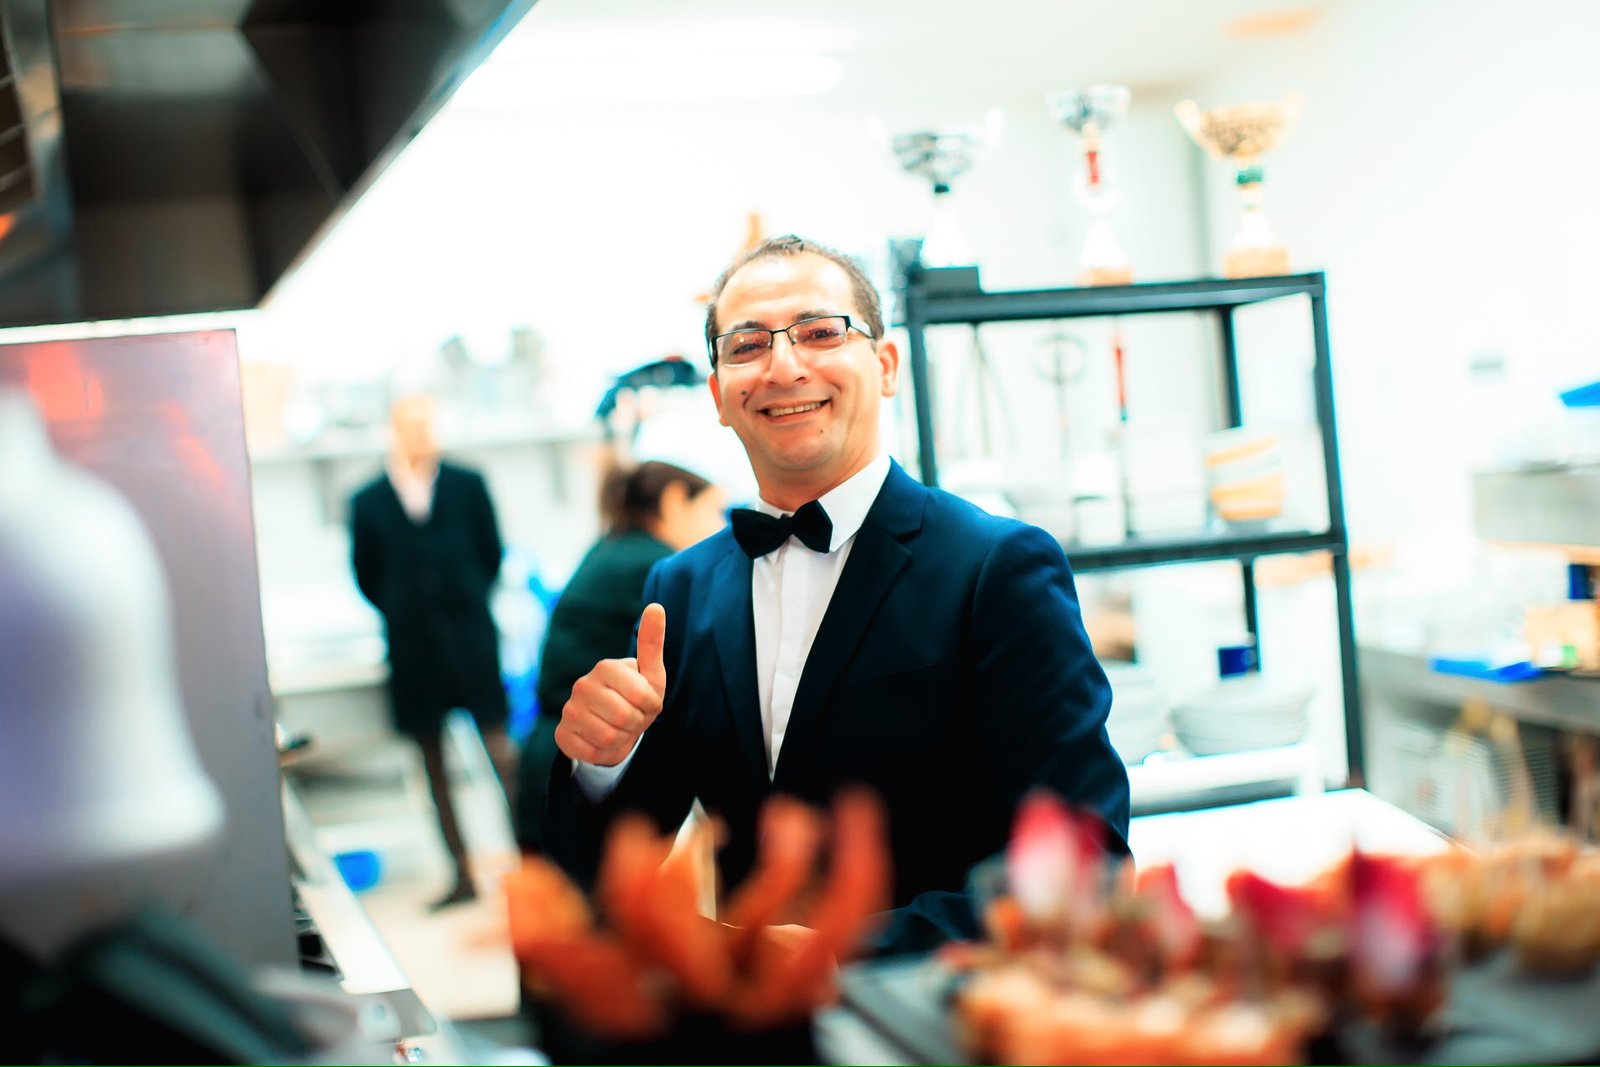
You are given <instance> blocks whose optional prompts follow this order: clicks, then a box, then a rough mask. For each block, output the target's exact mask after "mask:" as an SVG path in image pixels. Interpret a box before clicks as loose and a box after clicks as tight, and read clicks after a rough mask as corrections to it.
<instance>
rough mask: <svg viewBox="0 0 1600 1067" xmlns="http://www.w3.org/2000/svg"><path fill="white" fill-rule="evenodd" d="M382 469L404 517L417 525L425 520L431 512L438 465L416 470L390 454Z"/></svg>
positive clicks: (437, 477) (437, 478)
mask: <svg viewBox="0 0 1600 1067" xmlns="http://www.w3.org/2000/svg"><path fill="white" fill-rule="evenodd" d="M384 470H385V471H386V472H387V473H388V475H389V484H390V485H392V486H394V495H395V496H397V497H399V498H400V506H401V507H402V508H404V509H405V513H406V517H407V518H409V519H410V520H411V521H412V522H414V523H416V524H417V525H418V526H421V525H422V524H423V523H425V522H427V521H428V516H430V515H432V514H433V488H434V486H435V485H437V484H438V482H439V465H438V464H437V463H433V464H430V465H429V466H427V467H425V468H423V469H422V470H420V471H417V470H413V469H412V468H410V467H408V466H406V465H405V464H403V463H399V462H397V461H396V460H395V458H394V457H393V456H390V457H389V460H388V462H387V463H386V464H385V465H384Z"/></svg>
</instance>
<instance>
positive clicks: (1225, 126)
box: [1173, 93, 1301, 278]
mask: <svg viewBox="0 0 1600 1067" xmlns="http://www.w3.org/2000/svg"><path fill="white" fill-rule="evenodd" d="M1300 104H1301V97H1300V94H1299V93H1290V94H1289V95H1288V96H1286V97H1284V98H1283V99H1282V100H1280V101H1278V102H1276V103H1257V104H1239V105H1237V106H1234V107H1219V108H1213V109H1212V110H1210V111H1201V110H1200V108H1199V107H1198V106H1196V104H1195V102H1194V101H1193V100H1185V101H1184V102H1183V103H1181V104H1179V105H1178V106H1177V107H1175V108H1173V113H1174V114H1176V115H1177V116H1178V121H1179V122H1181V123H1182V124H1183V128H1184V129H1186V130H1188V131H1189V136H1190V137H1193V138H1194V140H1195V143H1196V144H1198V145H1199V146H1200V147H1201V148H1204V149H1205V150H1206V151H1207V152H1209V153H1210V154H1211V155H1212V156H1213V157H1214V158H1216V159H1229V160H1232V161H1233V166H1234V175H1233V181H1234V184H1235V185H1237V186H1238V187H1239V195H1240V196H1241V197H1243V198H1244V214H1243V215H1242V216H1240V219H1239V229H1238V230H1237V231H1235V233H1234V235H1233V245H1232V247H1230V248H1229V249H1228V253H1227V255H1225V256H1223V257H1222V273H1223V274H1225V275H1227V276H1228V277H1230V278H1249V277H1255V276H1258V275H1263V274H1287V273H1289V250H1288V249H1287V248H1285V247H1284V246H1283V245H1281V244H1279V243H1278V239H1277V237H1276V236H1274V235H1273V232H1272V227H1271V226H1269V225H1268V224H1267V217H1266V215H1265V214H1263V213H1262V211H1261V178H1262V170H1261V157H1262V155H1263V154H1265V153H1267V152H1270V151H1271V150H1272V149H1274V148H1276V147H1278V145H1280V144H1282V143H1283V139H1284V138H1285V137H1287V136H1288V135H1289V130H1290V129H1291V128H1292V127H1293V126H1294V122H1295V119H1297V118H1299V117H1300Z"/></svg>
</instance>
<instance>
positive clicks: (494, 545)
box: [472, 472, 505, 584]
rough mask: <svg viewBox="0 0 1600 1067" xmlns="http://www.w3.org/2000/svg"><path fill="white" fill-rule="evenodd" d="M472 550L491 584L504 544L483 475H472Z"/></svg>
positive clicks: (498, 566)
mask: <svg viewBox="0 0 1600 1067" xmlns="http://www.w3.org/2000/svg"><path fill="white" fill-rule="evenodd" d="M472 488H473V493H472V509H473V550H474V553H475V554H476V556H477V560H478V564H479V566H481V567H482V568H483V576H484V579H485V581H486V582H488V583H490V584H492V583H493V582H494V580H495V576H496V575H498V574H499V573H500V560H501V557H502V556H504V555H505V544H504V543H503V542H502V541H501V540H500V523H499V521H498V520H497V519H496V518H495V513H494V498H493V497H491V496H490V495H489V483H488V482H487V481H485V480H484V477H483V475H481V474H478V473H477V472H474V473H473V475H472Z"/></svg>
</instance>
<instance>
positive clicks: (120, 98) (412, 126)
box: [0, 0, 533, 326]
mask: <svg viewBox="0 0 1600 1067" xmlns="http://www.w3.org/2000/svg"><path fill="white" fill-rule="evenodd" d="M532 5H533V0H253V2H252V0H0V35H3V37H4V62H5V67H6V69H5V70H4V71H3V72H0V326H17V325H29V324H37V323H52V322H80V321H90V320H99V319H110V318H131V317H140V316H147V315H167V314H182V313H188V312H200V311H220V310H235V309H239V308H248V307H254V306H256V305H257V304H259V303H260V302H261V301H262V300H263V299H264V298H265V297H266V296H267V294H268V293H269V292H270V291H271V290H272V288H273V286H275V285H276V284H277V283H278V282H279V281H280V280H281V279H282V278H283V277H284V276H285V275H286V274H287V273H288V272H289V271H290V270H292V269H293V268H294V266H295V265H296V264H297V263H298V262H299V261H300V260H301V259H302V258H303V257H304V256H305V255H306V254H307V253H308V252H309V251H310V250H311V248H312V247H314V246H315V244H316V242H317V240H318V239H319V238H320V237H321V235H322V234H324V233H326V232H327V230H328V229H329V228H330V227H331V226H332V225H333V223H334V222H335V221H336V220H337V219H338V218H339V216H340V215H341V213H342V212H343V211H344V210H345V209H347V208H348V207H349V205H350V204H351V203H353V202H354V201H355V199H356V198H357V197H358V196H359V195H360V194H361V193H362V191H363V190H365V189H366V188H367V187H368V186H369V185H370V184H371V183H372V181H373V179H374V178H375V177H376V176H377V175H378V173H379V172H380V171H381V170H382V169H383V167H384V166H385V165H387V164H388V162H389V161H390V160H392V159H393V158H394V156H395V155H396V154H397V153H398V152H399V150H400V149H401V148H402V147H404V145H405V144H406V143H407V142H408V141H409V140H410V139H411V138H412V137H414V136H415V135H416V133H417V131H418V130H420V129H421V128H422V126H423V124H424V123H425V122H427V120H428V119H429V118H430V117H432V115H433V114H434V112H435V111H436V110H437V109H438V108H439V106H440V105H441V104H443V102H444V101H445V100H446V99H447V98H448V96H449V93H450V92H451V91H452V90H453V89H454V87H455V86H456V85H458V84H459V83H460V81H461V80H462V79H463V78H465V77H466V75H467V74H468V73H469V72H470V71H471V70H472V68H473V67H475V66H476V65H477V64H478V63H479V62H481V61H482V60H483V58H484V57H485V56H487V55H488V53H489V52H490V51H491V50H492V49H493V47H494V45H495V44H497V43H498V42H499V40H500V39H501V38H502V37H503V36H504V35H505V33H506V32H507V31H508V30H509V29H510V27H511V26H512V25H514V24H515V22H516V21H517V19H519V18H520V17H521V16H522V15H523V14H524V13H525V12H526V11H527V9H528V8H530V7H532ZM441 194H442V195H448V190H441Z"/></svg>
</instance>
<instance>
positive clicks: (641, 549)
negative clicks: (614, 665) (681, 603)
mask: <svg viewBox="0 0 1600 1067" xmlns="http://www.w3.org/2000/svg"><path fill="white" fill-rule="evenodd" d="M727 507H728V501H727V497H726V495H725V494H724V493H723V492H722V490H721V489H720V488H718V487H717V486H715V485H713V484H711V482H709V481H707V480H706V479H705V478H702V477H700V475H698V474H695V473H693V472H692V471H687V470H684V469H683V468H682V467H676V466H673V465H672V464H670V463H660V462H656V461H653V460H652V461H648V462H645V463H641V464H639V465H638V466H637V467H634V468H632V469H628V468H625V467H616V468H613V469H612V470H611V471H610V472H609V473H608V474H607V475H606V477H605V478H604V479H603V481H602V483H601V487H600V525H601V529H602V531H603V533H602V535H601V537H600V540H599V541H597V542H596V543H595V544H594V545H593V547H591V548H590V549H589V551H588V553H587V554H586V555H585V556H584V557H583V561H582V562H581V563H579V564H578V569H577V570H576V571H574V572H573V574H572V578H571V579H570V580H569V581H568V582H567V585H566V588H565V589H564V590H562V593H561V596H560V598H559V599H557V601H556V606H555V610H554V611H552V612H551V614H550V623H549V626H548V628H547V629H546V631H545V639H544V649H543V651H542V652H541V653H540V656H539V682H538V689H537V696H538V699H539V715H538V717H537V719H536V720H535V721H534V726H533V732H532V733H531V734H529V735H528V739H527V740H526V741H525V742H524V743H523V750H522V751H523V755H522V763H521V767H520V771H519V777H518V782H517V809H516V818H515V820H514V821H515V828H516V834H517V843H518V844H519V845H520V846H521V847H522V849H523V851H525V852H538V851H540V850H541V845H542V837H543V834H542V832H541V829H540V821H541V819H542V818H543V814H544V802H545V794H546V791H547V789H548V783H549V780H550V764H551V762H552V761H553V760H554V759H555V756H556V752H557V749H556V744H555V730H556V722H557V721H558V720H559V719H560V717H561V708H562V707H563V706H564V705H565V704H566V702H567V698H568V697H569V696H570V695H571V693H572V683H573V682H575V681H577V680H578V679H579V678H580V677H582V676H583V674H585V673H586V672H587V671H588V670H589V669H590V668H591V667H593V666H594V664H595V661H596V660H599V659H605V658H608V657H613V656H621V655H624V654H626V653H627V651H628V646H629V644H630V643H631V641H632V639H633V626H634V623H636V622H637V621H638V619H639V612H640V611H641V610H643V608H644V603H645V601H644V581H645V576H646V575H647V574H648V573H649V572H650V568H651V567H653V566H655V564H656V563H657V562H659V561H660V560H662V559H665V558H666V557H667V556H670V555H671V554H672V553H674V552H677V551H679V550H680V549H684V548H688V547H689V546H690V545H692V544H694V543H696V542H697V541H700V540H703V539H704V538H706V537H709V536H711V535H712V534H713V533H716V532H717V530H719V529H721V528H722V526H723V525H724V524H725V523H726V521H727V519H726V515H725V514H724V513H725V512H726V510H727Z"/></svg>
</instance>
